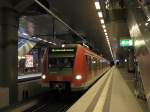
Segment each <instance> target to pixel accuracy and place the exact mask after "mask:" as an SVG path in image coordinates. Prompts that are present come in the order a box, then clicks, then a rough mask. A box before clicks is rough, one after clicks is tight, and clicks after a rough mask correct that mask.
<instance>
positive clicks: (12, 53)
mask: <svg viewBox="0 0 150 112" xmlns="http://www.w3.org/2000/svg"><path fill="white" fill-rule="evenodd" d="M18 26H19V17H18V16H17V12H15V11H13V10H12V9H9V8H0V86H1V87H7V88H9V102H10V104H14V103H16V101H17V76H18V70H17V69H18V67H17V66H18V59H17V58H18V45H17V42H18Z"/></svg>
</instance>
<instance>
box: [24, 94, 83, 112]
mask: <svg viewBox="0 0 150 112" xmlns="http://www.w3.org/2000/svg"><path fill="white" fill-rule="evenodd" d="M82 94H83V93H72V94H71V95H69V96H68V97H67V98H66V97H63V98H62V97H60V96H59V98H58V96H57V97H56V96H55V97H53V96H52V95H49V96H47V95H45V96H44V97H43V98H42V99H41V100H39V103H38V104H36V105H34V106H33V107H31V108H29V109H27V110H25V111H24V112H66V111H67V110H68V109H69V107H71V106H72V104H73V103H75V102H76V101H77V100H78V99H79V98H80V97H81V96H82Z"/></svg>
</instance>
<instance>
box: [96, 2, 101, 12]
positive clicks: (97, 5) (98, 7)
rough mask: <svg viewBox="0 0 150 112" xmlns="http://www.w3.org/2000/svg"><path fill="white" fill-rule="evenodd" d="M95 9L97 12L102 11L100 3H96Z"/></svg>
mask: <svg viewBox="0 0 150 112" xmlns="http://www.w3.org/2000/svg"><path fill="white" fill-rule="evenodd" d="M95 7H96V9H97V10H99V9H101V7H100V4H99V2H95Z"/></svg>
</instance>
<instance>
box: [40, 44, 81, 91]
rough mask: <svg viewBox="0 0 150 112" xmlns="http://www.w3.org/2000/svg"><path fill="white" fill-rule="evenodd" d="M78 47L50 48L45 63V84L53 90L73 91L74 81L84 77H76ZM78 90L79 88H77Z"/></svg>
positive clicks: (43, 76)
mask: <svg viewBox="0 0 150 112" xmlns="http://www.w3.org/2000/svg"><path fill="white" fill-rule="evenodd" d="M76 51H77V46H71V47H60V48H49V49H47V52H46V53H45V56H44V61H43V75H42V79H43V82H45V83H49V85H50V88H51V89H56V90H66V89H68V90H72V89H73V88H72V85H77V84H73V83H76V82H75V81H74V80H80V79H81V78H82V76H79V75H78V76H75V75H74V64H75V59H76ZM76 88H77V87H76Z"/></svg>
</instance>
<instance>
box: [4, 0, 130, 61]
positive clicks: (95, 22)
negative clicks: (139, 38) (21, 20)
mask: <svg viewBox="0 0 150 112" xmlns="http://www.w3.org/2000/svg"><path fill="white" fill-rule="evenodd" d="M40 1H41V2H42V3H43V4H44V5H46V7H48V8H49V9H50V10H52V11H53V12H54V13H55V14H56V15H58V16H59V17H60V18H61V19H62V20H63V21H65V22H66V23H67V24H69V25H70V26H71V27H72V28H73V29H75V30H76V31H77V32H79V33H80V34H82V35H84V37H85V39H86V40H87V41H89V42H90V43H92V44H93V46H94V47H95V48H96V49H98V51H99V54H102V55H103V56H104V57H105V58H107V59H111V55H110V52H109V47H108V44H107V42H106V39H105V37H104V32H103V30H102V27H101V24H100V19H99V17H98V15H97V11H96V9H95V6H94V0H40ZM116 1H117V0H113V2H116ZM1 2H2V1H1ZM3 2H4V3H3V4H5V5H6V4H7V3H6V2H8V3H9V6H11V7H13V8H14V9H15V10H17V11H18V12H20V14H23V15H28V14H29V15H30V16H31V15H37V14H38V15H42V14H46V11H44V10H43V9H42V8H41V7H40V6H38V5H37V4H36V3H35V2H34V0H27V1H25V2H24V0H3ZM7 5H8V4H7ZM102 7H104V6H102ZM103 11H104V19H105V23H106V27H107V30H108V32H109V33H108V34H109V37H110V41H111V45H112V48H113V51H114V53H115V52H116V46H118V43H117V41H118V37H119V36H121V35H128V34H129V32H128V27H127V23H126V16H127V12H126V9H125V8H124V9H123V10H122V9H119V8H116V9H115V8H112V9H111V10H103ZM37 18H38V19H36V20H37V21H38V22H37V21H36V22H35V23H36V24H39V23H40V24H39V25H38V26H39V28H41V29H42V30H43V31H44V30H46V29H47V30H49V31H50V32H49V34H52V32H51V31H52V27H51V26H52V19H51V16H50V17H49V19H40V17H39V16H37ZM48 24H49V25H48ZM41 26H43V27H41ZM46 26H47V27H46ZM60 27H61V28H60ZM63 29H64V30H63ZM56 30H57V32H59V33H58V34H61V33H62V34H65V33H66V32H68V31H69V30H66V28H64V26H63V25H60V24H59V23H58V24H57V25H56ZM39 32H40V31H39ZM61 38H62V37H61ZM68 38H69V36H68Z"/></svg>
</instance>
